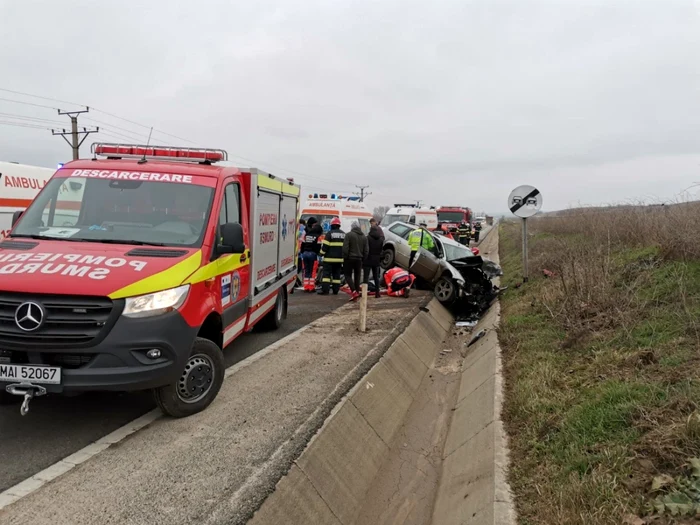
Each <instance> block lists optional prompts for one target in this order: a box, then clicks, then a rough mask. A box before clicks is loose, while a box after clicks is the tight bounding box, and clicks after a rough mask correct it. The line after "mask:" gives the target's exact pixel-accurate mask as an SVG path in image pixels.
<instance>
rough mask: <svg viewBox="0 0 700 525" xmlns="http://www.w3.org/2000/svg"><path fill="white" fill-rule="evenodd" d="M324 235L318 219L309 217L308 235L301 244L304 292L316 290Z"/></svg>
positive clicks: (307, 224)
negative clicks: (321, 241) (320, 240)
mask: <svg viewBox="0 0 700 525" xmlns="http://www.w3.org/2000/svg"><path fill="white" fill-rule="evenodd" d="M322 235H323V228H322V227H321V225H320V224H319V223H318V221H317V220H316V217H309V220H308V221H307V222H306V235H305V236H304V241H303V242H302V243H301V262H302V264H303V266H304V291H305V292H314V291H315V290H316V271H317V269H318V254H319V252H320V251H321V243H320V242H319V238H320V237H321V236H322Z"/></svg>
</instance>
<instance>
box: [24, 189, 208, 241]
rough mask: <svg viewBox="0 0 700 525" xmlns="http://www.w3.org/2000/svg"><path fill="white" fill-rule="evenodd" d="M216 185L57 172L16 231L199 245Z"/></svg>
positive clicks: (68, 237) (67, 237) (80, 238)
mask: <svg viewBox="0 0 700 525" xmlns="http://www.w3.org/2000/svg"><path fill="white" fill-rule="evenodd" d="M213 193H214V190H213V188H208V187H206V186H198V185H194V184H180V183H171V182H141V181H130V180H105V179H92V178H90V179H84V178H77V177H71V178H54V179H51V180H50V181H49V183H48V184H47V185H46V187H45V188H44V190H43V191H42V192H41V193H40V194H39V196H38V197H37V198H36V199H35V200H34V201H33V202H32V204H31V205H30V206H29V208H28V209H27V211H26V212H25V213H24V214H23V215H22V218H21V219H20V220H19V222H18V223H17V224H16V226H15V228H14V230H13V231H12V236H13V237H33V238H43V237H45V238H51V239H62V240H66V241H84V242H105V243H124V244H154V245H159V246H196V245H200V244H201V242H202V238H203V237H204V231H205V227H206V224H207V219H208V218H209V215H210V208H211V204H212V197H213Z"/></svg>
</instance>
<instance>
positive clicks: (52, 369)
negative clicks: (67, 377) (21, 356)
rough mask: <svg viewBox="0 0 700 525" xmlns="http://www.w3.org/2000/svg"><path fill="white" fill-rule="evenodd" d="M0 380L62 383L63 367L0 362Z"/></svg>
mask: <svg viewBox="0 0 700 525" xmlns="http://www.w3.org/2000/svg"><path fill="white" fill-rule="evenodd" d="M0 381H12V382H14V381H20V382H27V383H44V384H50V385H60V384H61V369H60V368H59V367H57V366H37V365H6V364H2V363H0Z"/></svg>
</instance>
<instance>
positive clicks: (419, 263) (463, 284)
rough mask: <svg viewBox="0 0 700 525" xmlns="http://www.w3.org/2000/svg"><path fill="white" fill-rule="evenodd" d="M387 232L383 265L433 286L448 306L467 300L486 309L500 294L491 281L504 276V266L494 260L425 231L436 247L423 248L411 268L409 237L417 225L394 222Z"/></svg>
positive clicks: (385, 268) (438, 297)
mask: <svg viewBox="0 0 700 525" xmlns="http://www.w3.org/2000/svg"><path fill="white" fill-rule="evenodd" d="M382 229H383V230H384V236H385V242H384V250H383V251H382V260H381V265H382V268H383V269H384V270H387V269H389V268H391V267H392V266H400V267H401V268H404V269H407V270H409V271H410V272H411V273H412V274H414V275H416V276H417V277H420V278H421V280H423V281H424V282H426V283H428V284H429V285H431V286H432V287H433V291H434V293H435V297H437V299H438V300H439V301H440V302H441V303H442V304H445V305H450V304H452V303H454V302H456V301H458V300H465V301H466V302H467V303H469V304H472V305H473V306H474V307H475V308H478V309H481V308H485V307H487V306H488V304H490V302H491V300H492V299H493V298H494V297H495V296H496V295H497V294H498V288H497V287H495V286H494V285H493V283H492V282H491V279H493V278H494V277H498V276H501V275H503V271H502V270H501V267H500V266H499V265H498V264H496V263H495V262H493V261H490V260H488V259H484V258H483V257H481V256H478V255H474V253H473V252H472V251H471V250H470V249H469V248H467V247H466V246H464V245H463V244H460V243H458V242H456V241H454V240H452V239H450V238H448V237H444V236H442V235H438V234H436V233H433V232H431V231H429V230H426V229H423V235H429V236H430V237H431V239H432V241H433V242H432V244H433V245H434V247H433V248H432V249H431V250H428V249H426V248H424V247H423V246H424V245H425V244H431V243H430V242H428V243H425V242H424V243H422V246H421V248H420V249H419V251H418V253H417V254H416V258H415V260H414V261H413V265H412V266H411V267H410V269H409V267H408V262H409V260H410V256H411V248H410V246H409V244H408V237H409V235H410V234H411V232H412V231H413V230H415V229H416V226H415V225H414V224H409V223H406V222H394V223H392V224H389V225H388V226H386V227H382Z"/></svg>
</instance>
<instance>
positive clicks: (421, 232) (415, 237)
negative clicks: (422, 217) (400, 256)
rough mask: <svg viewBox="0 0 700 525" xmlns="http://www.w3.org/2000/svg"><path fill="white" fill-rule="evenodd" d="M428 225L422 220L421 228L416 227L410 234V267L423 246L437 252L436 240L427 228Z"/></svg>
mask: <svg viewBox="0 0 700 525" xmlns="http://www.w3.org/2000/svg"><path fill="white" fill-rule="evenodd" d="M427 226H428V225H427V224H425V223H424V222H421V223H420V228H416V229H415V230H413V231H412V232H411V234H410V235H409V236H408V245H409V246H410V247H411V257H410V258H409V259H408V267H409V268H410V267H411V266H413V261H414V260H415V258H416V254H417V253H418V249H419V248H421V247H422V248H425V249H426V250H428V251H429V252H435V241H433V236H432V235H431V234H430V233H428V232H427V231H426V230H425V228H427Z"/></svg>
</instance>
